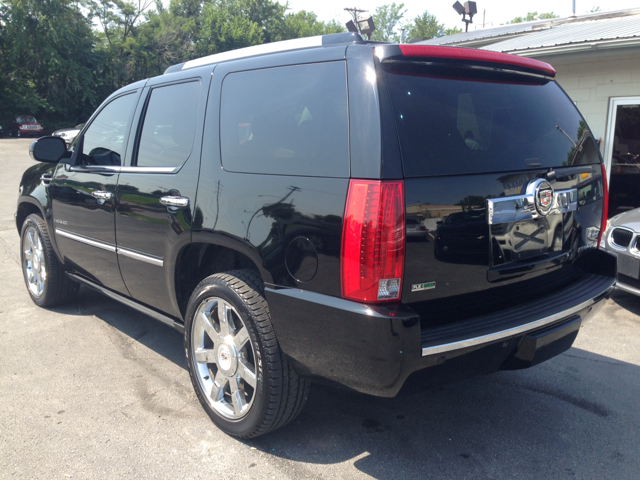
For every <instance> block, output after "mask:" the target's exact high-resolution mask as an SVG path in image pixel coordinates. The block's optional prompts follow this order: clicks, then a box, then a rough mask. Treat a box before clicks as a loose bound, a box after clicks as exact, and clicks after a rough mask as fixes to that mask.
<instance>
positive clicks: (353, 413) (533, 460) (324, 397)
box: [248, 349, 640, 479]
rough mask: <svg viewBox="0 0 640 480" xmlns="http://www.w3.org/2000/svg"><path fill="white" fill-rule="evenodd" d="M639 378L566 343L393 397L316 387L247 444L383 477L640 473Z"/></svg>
mask: <svg viewBox="0 0 640 480" xmlns="http://www.w3.org/2000/svg"><path fill="white" fill-rule="evenodd" d="M639 380H640V368H639V367H638V366H636V365H632V364H628V363H624V362H619V361H616V360H613V359H610V358H607V357H602V356H599V355H595V354H592V353H590V352H587V351H584V350H579V349H571V350H569V351H568V352H567V353H565V354H563V355H561V356H560V357H558V358H556V359H552V360H550V361H549V362H547V363H546V364H543V365H540V366H538V367H535V368H533V369H531V370H527V371H517V372H499V373H497V374H494V375H490V376H487V377H481V378H475V379H472V380H466V381H461V382H458V383H455V384H450V385H446V386H442V387H436V388H431V389H429V390H426V391H424V392H421V393H414V394H407V395H402V393H401V394H400V395H399V396H398V397H396V398H392V399H385V398H376V397H371V396H367V395H362V394H358V393H353V392H347V391H341V390H337V389H333V388H325V387H322V386H317V385H316V386H314V387H313V388H312V392H311V395H310V396H309V400H308V403H307V405H306V407H305V409H304V410H303V412H302V414H301V415H300V417H299V418H298V419H296V420H295V421H294V423H293V424H292V425H290V426H287V427H285V428H283V429H281V430H278V431H276V432H273V433H272V434H269V435H267V436H265V437H260V438H258V439H255V440H252V441H249V442H248V443H249V444H250V445H251V446H253V447H255V448H257V449H259V450H262V451H264V452H265V453H269V454H271V455H275V456H277V457H281V458H286V459H289V460H292V461H295V462H302V463H311V464H334V463H340V462H353V464H354V466H355V467H356V468H357V469H358V470H360V471H361V472H363V473H365V474H367V475H370V476H372V477H374V478H380V479H383V478H507V477H508V478H512V477H514V476H515V477H517V478H536V479H539V478H571V477H576V478H605V477H606V478H637V472H638V471H639V469H640V460H639V458H640V445H639V444H638V442H637V435H638V431H639V427H640V421H639V419H640V415H639V414H638V413H637V408H636V402H635V400H634V399H636V398H638V395H640V381H639ZM620 412H623V414H624V415H621V414H620Z"/></svg>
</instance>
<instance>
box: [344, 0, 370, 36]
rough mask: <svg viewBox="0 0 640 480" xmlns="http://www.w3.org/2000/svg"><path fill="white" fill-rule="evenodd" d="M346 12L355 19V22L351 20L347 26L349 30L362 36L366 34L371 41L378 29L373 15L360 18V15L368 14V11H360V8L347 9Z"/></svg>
mask: <svg viewBox="0 0 640 480" xmlns="http://www.w3.org/2000/svg"><path fill="white" fill-rule="evenodd" d="M345 10H346V11H347V12H349V13H350V14H351V17H352V18H353V20H349V21H348V22H347V23H346V24H345V26H346V27H347V30H349V31H350V32H359V33H360V34H361V35H363V34H364V35H366V36H367V38H368V39H369V40H371V34H372V33H373V31H374V30H375V29H376V26H375V24H374V23H373V18H372V17H371V15H367V16H366V17H359V16H358V14H359V13H367V12H368V10H360V9H359V8H345Z"/></svg>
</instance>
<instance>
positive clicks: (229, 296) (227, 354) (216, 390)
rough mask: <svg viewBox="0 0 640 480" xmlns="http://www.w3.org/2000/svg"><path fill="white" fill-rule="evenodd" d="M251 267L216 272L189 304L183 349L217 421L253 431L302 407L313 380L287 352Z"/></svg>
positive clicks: (233, 429)
mask: <svg viewBox="0 0 640 480" xmlns="http://www.w3.org/2000/svg"><path fill="white" fill-rule="evenodd" d="M262 291H263V288H262V281H261V279H260V276H259V275H258V274H257V273H256V272H253V271H251V270H237V271H232V272H228V273H219V274H215V275H211V276H210V277H207V278H206V279H204V280H203V281H202V282H200V284H199V285H198V286H197V287H196V289H195V291H194V292H193V294H192V295H191V299H190V300H189V305H188V307H187V315H186V319H187V320H186V324H185V353H186V356H187V364H188V367H189V375H190V377H191V382H192V383H193V387H194V388H195V391H196V395H197V396H198V399H199V400H200V403H201V404H202V406H203V408H204V409H205V411H206V412H207V414H208V415H209V417H210V418H211V420H213V422H214V423H215V424H216V425H217V426H218V427H219V428H220V429H221V430H223V431H224V432H226V433H227V434H229V435H233V436H237V437H241V438H252V437H257V436H260V435H264V434H265V433H267V432H270V431H272V430H275V429H277V428H280V427H282V426H284V425H286V424H287V423H288V422H290V421H291V420H293V419H294V418H295V417H296V416H297V415H298V414H299V413H300V411H301V410H302V407H303V406H304V403H305V401H306V398H307V394H308V390H309V386H308V382H307V381H306V380H304V379H302V378H299V377H298V375H297V374H296V372H295V371H294V370H293V369H292V368H291V366H290V365H289V364H288V362H287V360H286V359H285V357H284V355H283V354H282V352H281V350H280V347H279V345H278V342H277V340H276V337H275V333H274V331H273V326H272V325H271V319H270V316H269V308H268V305H267V302H266V300H265V299H264V296H263V294H262Z"/></svg>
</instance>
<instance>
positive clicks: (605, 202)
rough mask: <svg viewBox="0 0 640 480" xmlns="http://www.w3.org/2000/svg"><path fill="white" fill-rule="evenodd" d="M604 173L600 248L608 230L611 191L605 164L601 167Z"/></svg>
mask: <svg viewBox="0 0 640 480" xmlns="http://www.w3.org/2000/svg"><path fill="white" fill-rule="evenodd" d="M600 168H601V171H602V218H601V219H600V233H599V234H598V248H600V242H601V241H602V235H603V234H604V231H605V230H606V228H607V216H608V215H609V189H608V188H607V170H606V169H605V168H604V164H602V165H600Z"/></svg>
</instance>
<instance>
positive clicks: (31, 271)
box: [22, 227, 47, 297]
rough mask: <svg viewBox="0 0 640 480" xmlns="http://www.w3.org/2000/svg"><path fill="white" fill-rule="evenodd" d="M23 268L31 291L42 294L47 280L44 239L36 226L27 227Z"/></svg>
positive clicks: (36, 295)
mask: <svg viewBox="0 0 640 480" xmlns="http://www.w3.org/2000/svg"><path fill="white" fill-rule="evenodd" d="M22 252H23V265H24V266H23V268H24V274H25V278H26V280H27V286H28V287H29V291H30V292H31V294H32V295H33V296H35V297H40V296H42V293H43V292H44V287H45V284H46V281H47V268H46V266H45V264H44V251H43V248H42V239H41V238H40V235H39V234H38V231H37V230H36V229H35V227H29V228H27V230H26V232H25V234H24V238H23V239H22Z"/></svg>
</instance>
